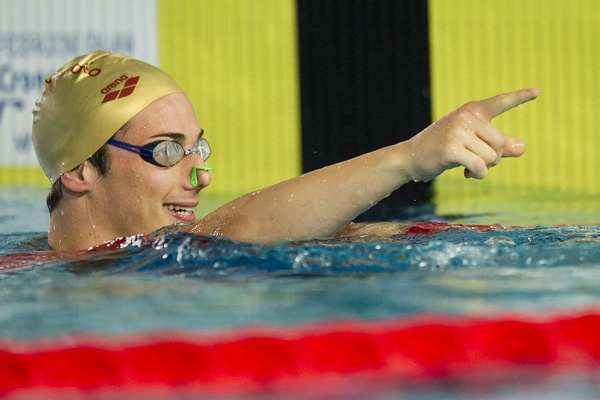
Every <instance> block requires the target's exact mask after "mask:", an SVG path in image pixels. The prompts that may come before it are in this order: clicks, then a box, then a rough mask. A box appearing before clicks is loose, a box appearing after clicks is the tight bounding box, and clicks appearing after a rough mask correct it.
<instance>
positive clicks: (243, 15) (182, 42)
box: [159, 0, 301, 197]
mask: <svg viewBox="0 0 600 400" xmlns="http://www.w3.org/2000/svg"><path fill="white" fill-rule="evenodd" d="M159 10H160V17H159V35H160V45H159V46H160V64H161V67H162V68H163V69H165V70H166V71H167V72H169V73H170V74H172V75H173V77H174V78H175V79H176V80H177V82H179V83H180V85H181V86H182V87H183V89H184V90H185V91H186V93H187V94H188V96H189V97H190V99H191V101H192V103H193V104H194V107H195V109H196V114H197V116H198V120H199V122H200V125H201V126H202V127H203V128H204V130H205V131H206V138H207V139H208V140H209V142H210V144H211V146H212V148H213V156H211V159H210V160H209V164H211V165H214V166H215V170H214V171H213V172H212V176H213V183H212V185H211V187H210V188H209V190H208V192H207V193H213V194H217V195H224V196H226V197H234V196H237V195H240V194H243V193H246V192H249V191H252V190H256V189H259V188H262V187H265V186H267V185H271V184H274V183H276V182H279V181H281V180H284V179H287V178H289V177H291V176H294V175H297V174H298V173H299V172H300V169H301V151H300V115H299V113H300V107H299V84H298V76H299V74H298V55H297V34H296V7H295V1H293V0H244V1H239V0H179V1H170V0H161V1H160V3H159Z"/></svg>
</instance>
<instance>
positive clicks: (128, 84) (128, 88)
mask: <svg viewBox="0 0 600 400" xmlns="http://www.w3.org/2000/svg"><path fill="white" fill-rule="evenodd" d="M139 80H140V77H139V76H134V77H133V78H129V77H128V76H127V75H122V76H120V77H119V78H118V79H116V80H115V81H114V82H111V84H110V85H108V86H106V87H105V88H104V89H102V90H101V91H100V92H101V93H102V94H104V93H106V96H104V99H103V100H102V103H108V102H109V101H113V100H116V99H121V98H123V97H127V96H129V95H130V94H131V93H133V91H134V90H135V86H136V85H137V83H138V81H139ZM121 82H125V83H124V84H123V88H122V89H120V90H115V91H112V89H114V88H116V87H118V86H119V85H120V84H121Z"/></svg>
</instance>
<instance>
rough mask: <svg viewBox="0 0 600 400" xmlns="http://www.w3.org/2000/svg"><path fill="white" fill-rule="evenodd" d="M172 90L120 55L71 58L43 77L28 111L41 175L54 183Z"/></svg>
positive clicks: (169, 82)
mask: <svg viewBox="0 0 600 400" xmlns="http://www.w3.org/2000/svg"><path fill="white" fill-rule="evenodd" d="M178 92H182V90H181V88H180V87H179V86H178V85H177V83H175V81H174V80H173V79H172V78H171V77H170V76H169V75H167V74H166V73H165V72H163V71H161V70H160V69H158V68H156V67H153V66H152V65H150V64H147V63H145V62H142V61H139V60H136V59H134V58H131V57H127V56H125V55H123V54H118V53H106V52H102V51H97V52H94V53H90V54H86V55H83V56H80V57H76V58H74V59H73V60H72V61H70V62H68V63H67V64H65V65H64V66H63V67H61V68H60V69H59V70H58V71H57V72H56V73H55V74H54V75H52V76H51V77H49V78H48V79H46V83H45V87H44V91H43V92H42V95H41V97H40V99H39V100H37V101H36V106H35V108H34V109H33V127H32V139H33V147H34V149H35V153H36V156H37V158H38V161H39V163H40V165H41V167H42V169H43V170H44V173H45V174H46V176H47V177H48V178H50V181H51V182H52V183H54V182H55V181H56V180H57V179H58V178H59V177H60V176H61V175H62V174H63V173H65V172H67V171H70V170H71V169H73V168H75V167H77V166H78V165H79V164H81V163H82V162H84V161H85V160H87V159H88V158H89V157H90V156H91V155H92V154H94V153H95V152H96V151H97V150H98V149H99V148H100V147H102V146H103V145H104V144H105V143H106V141H107V140H108V139H110V138H111V137H112V136H113V135H114V134H115V133H116V132H117V131H118V130H119V128H121V127H122V126H123V125H125V123H127V121H129V120H130V119H131V118H133V117H134V116H135V115H136V114H137V113H139V112H140V111H142V110H143V109H144V108H146V107H147V106H148V105H149V104H150V103H152V102H154V101H156V100H158V99H159V98H161V97H163V96H166V95H168V94H171V93H178Z"/></svg>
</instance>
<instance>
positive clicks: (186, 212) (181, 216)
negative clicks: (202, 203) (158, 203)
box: [163, 204, 196, 222]
mask: <svg viewBox="0 0 600 400" xmlns="http://www.w3.org/2000/svg"><path fill="white" fill-rule="evenodd" d="M163 207H164V208H165V209H166V210H167V211H169V213H170V214H172V215H173V216H174V217H175V218H177V219H178V220H180V221H181V222H194V220H195V218H196V216H195V213H194V210H195V207H183V206H177V205H174V204H165V205H163Z"/></svg>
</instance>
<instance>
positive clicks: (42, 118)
mask: <svg viewBox="0 0 600 400" xmlns="http://www.w3.org/2000/svg"><path fill="white" fill-rule="evenodd" d="M537 96H538V90H537V89H523V90H520V91H516V92H512V93H507V94H503V95H499V96H496V97H493V98H490V99H486V100H481V101H475V102H470V103H467V104H465V105H463V106H462V107H460V108H459V109H457V110H456V111H454V112H452V113H450V114H448V115H446V116H445V117H443V118H442V119H440V120H439V121H437V122H436V123H434V124H432V125H431V126H429V127H428V128H426V129H425V130H423V131H422V132H421V133H419V134H417V135H416V136H414V137H413V138H411V139H410V140H407V141H404V142H401V143H398V144H396V145H392V146H389V147H385V148H382V149H379V150H376V151H373V152H370V153H367V154H364V155H361V156H359V157H356V158H353V159H351V160H348V161H345V162H341V163H338V164H335V165H331V166H328V167H325V168H322V169H319V170H316V171H313V172H310V173H307V174H304V175H301V176H298V177H295V178H292V179H290V180H287V181H284V182H281V183H279V184H276V185H273V186H270V187H268V188H266V189H263V190H260V191H257V192H254V193H250V194H247V195H245V196H242V197H240V198H238V199H236V200H233V201H232V202H230V203H229V204H226V205H224V206H223V207H221V208H219V209H217V210H215V211H213V212H212V213H210V214H209V215H207V216H206V217H204V218H202V219H200V220H198V221H195V215H194V208H195V207H196V206H197V205H198V195H199V192H200V191H201V190H202V189H204V188H205V187H207V186H208V185H209V184H210V181H211V177H210V172H209V170H210V167H207V166H206V165H205V161H206V159H207V158H208V156H209V155H210V147H209V146H208V143H207V142H206V140H205V138H204V137H203V131H202V128H201V127H200V126H199V124H198V121H197V119H196V116H195V113H194V110H193V107H192V105H191V103H190V101H189V100H188V98H187V97H186V96H185V94H184V93H183V92H182V90H181V89H180V88H179V86H177V84H176V83H175V82H174V81H173V79H172V78H171V77H169V76H168V75H167V74H165V73H164V72H163V71H161V70H159V69H158V68H155V67H153V66H151V65H149V64H146V63H143V62H141V61H138V60H135V59H133V58H129V57H126V56H124V55H121V54H113V53H105V52H94V53H90V54H87V55H84V56H81V57H77V58H75V59H73V60H72V61H70V62H69V63H67V64H66V65H65V66H63V67H62V68H61V69H59V70H58V71H57V72H56V73H55V74H54V75H52V76H51V77H50V78H48V79H47V80H46V84H45V89H44V92H43V93H42V96H41V97H40V99H39V100H38V101H37V102H36V107H35V109H34V111H33V114H34V119H33V131H32V132H33V143H34V147H35V151H36V154H37V157H38V160H39V162H40V165H41V167H42V169H43V170H44V172H45V173H46V175H47V176H48V178H49V179H50V180H51V182H52V184H53V186H52V190H51V192H50V194H49V196H48V207H49V210H50V229H49V232H48V242H49V244H50V246H51V247H53V248H54V249H56V250H79V249H85V248H90V247H93V246H97V245H99V244H102V243H104V242H106V241H109V240H111V239H114V238H117V237H122V236H129V235H135V234H150V233H152V232H153V231H155V230H157V229H159V228H161V227H165V226H170V225H173V224H180V226H178V229H181V230H184V231H189V232H193V233H198V234H211V235H222V236H225V237H229V238H232V239H237V240H243V241H251V242H276V241H287V240H300V239H309V238H316V237H328V236H332V235H335V234H336V233H339V232H350V231H352V230H353V229H355V227H353V226H351V225H349V223H350V222H351V221H352V220H353V219H354V218H355V217H356V216H358V215H360V214H361V213H362V212H364V211H365V210H367V209H368V208H370V207H371V206H373V205H374V204H376V203H377V202H378V201H380V200H381V199H383V198H385V197H386V196H388V195H389V194H390V193H391V192H392V191H394V190H396V189H398V188H399V187H400V186H402V185H403V184H405V183H406V182H409V181H428V180H431V179H433V178H434V177H436V176H438V175H439V174H441V173H442V172H443V171H445V170H446V169H450V168H454V167H457V166H463V167H464V168H465V176H466V177H472V178H476V179H482V178H485V177H486V175H487V173H488V168H490V167H493V166H495V165H497V164H498V163H499V162H500V159H501V158H502V157H519V156H520V155H522V154H523V152H524V150H525V145H524V143H523V142H521V141H520V140H517V139H511V138H507V137H506V136H505V135H504V134H503V133H502V132H500V131H499V130H498V129H496V128H495V127H494V126H492V125H491V124H490V121H491V120H492V119H493V118H494V117H496V116H497V115H499V114H501V113H503V112H505V111H507V110H509V109H511V108H513V107H516V106H518V105H520V104H522V103H525V102H527V101H529V100H532V99H534V98H536V97H537Z"/></svg>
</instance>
